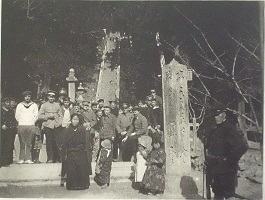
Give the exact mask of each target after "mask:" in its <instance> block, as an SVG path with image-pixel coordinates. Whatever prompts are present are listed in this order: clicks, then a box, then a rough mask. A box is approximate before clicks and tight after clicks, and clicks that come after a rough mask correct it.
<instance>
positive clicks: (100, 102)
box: [98, 99, 104, 111]
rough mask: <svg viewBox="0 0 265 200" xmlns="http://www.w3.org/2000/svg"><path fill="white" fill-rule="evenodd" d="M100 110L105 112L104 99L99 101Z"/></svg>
mask: <svg viewBox="0 0 265 200" xmlns="http://www.w3.org/2000/svg"><path fill="white" fill-rule="evenodd" d="M98 109H100V110H103V111H104V99H99V100H98Z"/></svg>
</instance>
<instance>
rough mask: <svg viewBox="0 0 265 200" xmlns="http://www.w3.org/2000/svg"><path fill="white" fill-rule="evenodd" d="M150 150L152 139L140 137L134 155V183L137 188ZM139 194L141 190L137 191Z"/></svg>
mask: <svg viewBox="0 0 265 200" xmlns="http://www.w3.org/2000/svg"><path fill="white" fill-rule="evenodd" d="M151 149H152V138H151V137H149V136H141V137H139V138H138V152H137V153H136V160H135V168H134V169H135V183H136V186H139V185H140V183H141V182H142V180H143V176H144V173H145V170H146V168H147V166H146V159H147V157H148V154H149V153H150V151H151ZM139 192H141V193H144V191H142V188H140V189H139Z"/></svg>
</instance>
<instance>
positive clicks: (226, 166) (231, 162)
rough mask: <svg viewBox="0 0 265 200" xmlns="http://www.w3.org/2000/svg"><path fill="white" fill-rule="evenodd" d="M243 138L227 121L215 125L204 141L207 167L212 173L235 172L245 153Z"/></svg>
mask: <svg viewBox="0 0 265 200" xmlns="http://www.w3.org/2000/svg"><path fill="white" fill-rule="evenodd" d="M243 140H244V138H243V136H242V135H241V134H240V132H238V131H237V129H236V127H235V126H233V125H232V124H230V123H229V122H228V121H227V120H226V121H225V122H223V123H221V124H218V125H216V127H215V128H214V129H212V130H211V131H210V134H209V135H208V137H207V140H206V149H207V155H206V159H207V163H208V165H207V167H208V168H209V170H210V171H211V172H213V173H218V174H223V173H229V172H236V171H237V167H238V161H239V159H240V158H241V156H242V155H243V154H244V153H245V152H246V150H247V147H246V144H244V141H243Z"/></svg>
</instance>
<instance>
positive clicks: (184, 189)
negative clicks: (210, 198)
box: [179, 176, 203, 199]
mask: <svg viewBox="0 0 265 200" xmlns="http://www.w3.org/2000/svg"><path fill="white" fill-rule="evenodd" d="M179 186H180V188H181V195H182V196H183V197H184V198H185V199H203V198H202V196H201V195H199V190H198V187H197V185H196V182H195V181H194V180H193V178H192V177H191V176H182V177H181V180H180V185H179Z"/></svg>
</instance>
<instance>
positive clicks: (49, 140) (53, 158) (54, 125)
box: [39, 91, 62, 163]
mask: <svg viewBox="0 0 265 200" xmlns="http://www.w3.org/2000/svg"><path fill="white" fill-rule="evenodd" d="M39 118H40V119H42V120H44V122H43V126H44V131H43V132H44V134H45V136H46V150H47V163H52V162H57V161H59V162H60V156H59V149H58V147H57V145H56V141H55V134H57V133H59V132H60V126H61V125H62V112H61V108H60V105H59V103H57V102H55V92H54V91H49V92H48V101H47V102H45V103H44V104H42V106H41V108H40V111H39Z"/></svg>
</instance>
